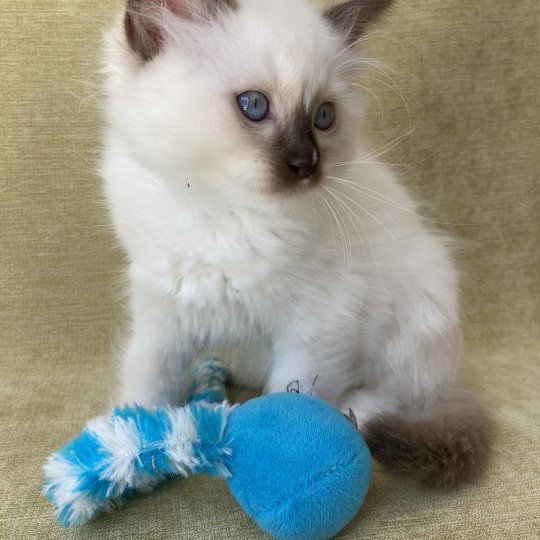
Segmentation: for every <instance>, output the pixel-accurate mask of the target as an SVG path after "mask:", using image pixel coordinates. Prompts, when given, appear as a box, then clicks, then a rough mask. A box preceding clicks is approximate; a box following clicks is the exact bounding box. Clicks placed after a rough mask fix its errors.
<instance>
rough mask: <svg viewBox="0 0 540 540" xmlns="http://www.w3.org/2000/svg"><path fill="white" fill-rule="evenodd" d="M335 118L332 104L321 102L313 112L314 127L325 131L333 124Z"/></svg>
mask: <svg viewBox="0 0 540 540" xmlns="http://www.w3.org/2000/svg"><path fill="white" fill-rule="evenodd" d="M335 118H336V112H335V110H334V106H333V105H332V104H331V103H323V104H322V105H321V106H320V107H319V108H318V109H317V112H316V113H315V127H316V128H317V129H320V130H322V131H326V130H327V129H330V128H331V127H332V126H333V125H334V120H335Z"/></svg>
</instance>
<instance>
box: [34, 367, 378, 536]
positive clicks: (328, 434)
mask: <svg viewBox="0 0 540 540" xmlns="http://www.w3.org/2000/svg"><path fill="white" fill-rule="evenodd" d="M194 375H195V383H194V391H193V392H192V399H191V401H190V402H189V403H188V405H186V406H184V407H176V408H173V407H158V408H154V409H151V410H148V409H143V408H142V407H128V406H126V407H123V408H117V409H115V410H114V411H113V412H112V414H111V415H110V416H101V417H98V418H95V419H93V420H91V421H90V422H88V424H87V425H86V427H85V429H84V430H83V431H82V432H81V434H80V435H79V436H78V437H77V438H75V439H73V440H72V441H71V442H70V443H68V444H67V445H66V446H65V447H64V448H62V449H61V450H60V451H58V452H56V453H55V454H53V455H52V456H51V457H50V458H49V460H48V461H47V463H46V465H45V466H44V468H43V469H44V475H45V482H44V485H43V492H44V494H45V495H46V496H47V497H48V498H49V499H50V500H51V502H52V503H53V504H54V505H55V507H56V509H57V516H58V519H59V521H60V522H61V523H62V524H63V525H65V526H73V525H80V524H83V523H85V522H86V521H88V520H89V519H91V518H92V517H94V516H95V515H96V514H98V513H100V512H102V511H110V510H113V509H115V508H117V507H118V506H119V505H121V504H122V503H123V502H125V501H126V500H127V499H129V498H130V497H131V496H133V495H134V494H135V493H136V492H149V491H151V490H152V489H153V488H154V487H155V486H156V485H157V484H159V483H160V482H162V481H163V480H165V479H166V478H169V477H171V476H174V475H178V476H189V475H191V474H199V473H205V474H210V475H213V476H221V477H223V478H225V479H226V480H227V483H228V485H229V488H230V489H231V492H232V493H233V495H234V496H235V497H236V499H237V501H238V502H239V503H240V505H241V506H242V507H243V508H244V509H245V511H246V512H247V513H248V515H249V516H251V517H252V518H253V519H254V520H255V521H256V522H257V524H258V525H259V526H260V527H261V528H262V529H263V530H265V531H266V532H267V533H269V534H270V535H272V536H273V537H275V538H278V539H283V540H285V539H287V540H324V539H327V538H331V537H332V536H334V535H336V534H337V533H338V532H339V531H340V530H341V529H342V528H343V527H344V526H345V525H346V524H347V523H348V522H349V521H350V520H351V519H352V518H353V517H354V516H355V515H356V513H357V512H358V510H359V508H360V506H361V505H362V502H363V501H364V497H365V495H366V492H367V489H368V486H369V481H370V478H371V456H370V453H369V450H368V448H367V445H366V444H365V442H364V440H363V439H362V437H361V436H360V434H359V432H358V430H357V429H356V428H355V427H354V426H353V425H352V424H351V423H350V421H349V420H348V419H347V418H346V417H345V416H344V415H343V414H341V413H340V412H339V411H338V410H336V409H334V408H333V407H332V406H330V405H329V404H327V403H326V402H324V401H322V400H320V399H317V398H314V397H311V396H306V395H302V394H298V393H283V394H272V395H267V396H262V397H259V398H256V399H253V400H251V401H248V402H247V403H244V404H243V405H241V406H231V405H229V404H228V403H227V401H225V380H226V378H227V370H226V368H225V367H224V366H223V365H222V364H221V362H220V361H219V360H218V359H216V358H209V359H207V360H205V361H204V362H202V363H198V364H196V365H195V368H194Z"/></svg>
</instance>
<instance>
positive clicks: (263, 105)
mask: <svg viewBox="0 0 540 540" xmlns="http://www.w3.org/2000/svg"><path fill="white" fill-rule="evenodd" d="M236 101H237V102H238V106H239V107H240V109H242V112H243V113H244V114H245V115H246V117H247V118H249V119H250V120H251V121H253V122H260V121H261V120H264V119H265V118H266V117H267V116H268V112H269V111H270V103H269V102H268V98H267V97H266V96H265V95H264V94H261V92H255V91H254V90H250V91H249V92H244V93H243V94H240V95H239V96H238V97H237V98H236Z"/></svg>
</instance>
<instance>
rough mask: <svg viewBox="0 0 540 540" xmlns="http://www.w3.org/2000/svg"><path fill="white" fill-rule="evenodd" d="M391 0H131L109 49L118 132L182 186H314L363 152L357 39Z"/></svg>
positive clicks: (237, 195) (234, 190) (218, 191)
mask: <svg viewBox="0 0 540 540" xmlns="http://www.w3.org/2000/svg"><path fill="white" fill-rule="evenodd" d="M391 1H392V0H350V1H348V2H345V3H344V4H338V5H337V6H334V7H332V8H328V9H326V10H321V9H319V8H317V7H315V6H314V5H312V4H310V3H309V2H308V1H307V0H128V6H127V11H126V13H125V16H124V18H123V22H122V24H121V25H120V24H119V25H117V27H115V29H114V30H113V32H112V33H111V35H110V36H109V39H108V47H107V53H108V59H107V66H108V69H107V70H108V73H109V78H108V84H107V89H108V95H109V108H108V111H109V119H110V122H111V125H112V129H113V133H114V134H115V136H117V137H120V138H121V139H123V142H124V143H125V146H126V147H127V148H128V149H129V151H130V152H131V153H132V155H133V156H134V157H135V158H136V159H137V160H138V161H140V163H141V164H142V165H144V166H145V167H147V168H149V169H151V170H153V171H155V172H157V173H158V174H160V175H161V176H162V177H163V178H164V179H166V181H167V182H168V183H169V184H171V185H172V186H174V187H175V188H177V189H178V190H180V191H181V190H186V189H190V190H192V192H193V193H200V194H202V195H204V196H205V197H212V196H215V198H220V199H221V200H225V201H231V200H234V201H237V202H242V201H243V200H245V201H248V200H249V201H253V200H254V199H256V197H254V194H255V193H258V194H259V193H264V194H265V195H264V197H273V198H275V197H276V194H277V195H281V196H284V195H287V194H292V193H298V194H301V193H304V192H307V191H309V189H310V188H311V187H314V186H317V185H318V184H319V183H320V182H321V181H323V180H324V175H325V174H328V172H327V171H328V167H329V166H331V164H332V163H336V162H339V161H347V160H350V159H352V154H351V153H352V146H353V141H354V137H353V134H354V132H356V131H357V129H358V126H359V111H360V104H359V101H358V97H357V93H356V92H355V90H354V84H353V81H354V69H353V68H355V67H356V65H357V64H356V61H355V56H354V52H353V46H352V45H353V44H354V42H355V41H356V40H357V39H358V38H359V37H360V36H361V34H362V33H363V32H364V30H365V28H366V26H367V25H368V24H369V23H370V22H371V21H372V20H373V19H376V18H377V17H378V16H379V15H380V14H381V13H382V12H383V11H384V9H385V8H386V7H388V5H390V4H391Z"/></svg>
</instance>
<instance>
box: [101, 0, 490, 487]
mask: <svg viewBox="0 0 540 540" xmlns="http://www.w3.org/2000/svg"><path fill="white" fill-rule="evenodd" d="M389 4H391V0H350V1H348V2H346V3H345V4H339V5H336V6H334V7H331V8H328V9H326V10H321V9H319V8H316V7H314V6H313V5H311V4H310V3H308V2H307V1H306V0H272V1H269V0H153V1H152V0H129V1H128V5H127V11H126V13H125V14H124V15H123V18H122V20H121V21H120V20H119V21H118V23H117V24H116V25H115V26H114V27H113V28H112V30H111V32H110V33H109V34H108V35H107V38H106V67H105V71H106V74H107V82H106V94H107V107H106V109H107V114H108V130H107V135H106V145H105V153H104V159H103V165H102V175H103V178H104V180H105V193H106V197H107V200H108V203H109V206H110V210H111V213H112V217H113V222H114V226H115V229H116V231H117V234H118V237H119V238H120V240H121V242H122V243H123V245H124V247H125V249H126V250H127V253H128V256H129V261H130V265H129V283H130V311H131V318H132V329H131V337H130V341H129V343H128V344H127V345H126V348H125V351H124V353H123V357H122V368H121V388H120V394H119V396H118V399H119V401H120V402H138V403H141V404H143V405H145V406H152V405H155V404H159V403H163V402H169V403H175V402H178V401H179V400H181V399H183V398H184V397H185V395H186V391H187V389H188V387H189V384H190V380H189V376H190V364H191V362H192V360H193V359H194V358H195V357H196V356H197V355H198V354H200V353H201V352H202V351H203V350H209V349H216V348H218V347H227V348H228V349H230V350H235V349H238V350H244V351H246V352H245V353H244V354H243V355H242V354H237V355H236V356H233V357H234V358H236V360H234V361H233V362H232V367H233V371H234V375H235V378H236V381H237V382H239V383H240V384H243V385H247V386H251V387H253V388H261V389H264V391H266V392H281V391H284V390H285V389H286V388H287V386H288V385H289V384H290V383H291V382H292V381H295V384H296V385H297V387H298V388H299V389H300V390H301V391H309V390H310V389H313V392H314V393H315V394H317V395H319V396H320V397H322V398H324V399H327V400H329V401H331V402H333V403H334V404H336V405H337V406H338V407H341V408H342V410H343V411H345V412H347V413H348V414H349V411H351V413H350V414H352V415H354V417H355V419H356V421H357V423H358V427H359V429H360V430H361V431H362V433H363V434H364V436H365V437H366V440H367V442H368V444H369V446H370V448H371V450H372V452H373V455H374V457H375V458H377V459H378V460H380V461H382V462H384V463H386V464H388V465H389V466H391V467H392V468H394V469H395V470H396V471H399V472H402V473H406V474H412V475H415V476H416V477H418V478H419V479H420V480H423V481H426V482H428V483H432V484H437V485H454V484H456V483H458V482H459V481H461V480H466V479H469V478H470V477H472V476H473V474H475V473H476V472H477V471H478V470H480V469H481V467H482V465H483V464H484V462H485V458H486V454H487V449H488V429H487V422H486V419H485V416H484V413H483V412H482V410H481V409H480V408H479V406H478V405H477V403H476V401H475V400H474V399H473V398H472V397H471V396H470V395H469V393H468V392H467V391H466V390H465V389H464V388H462V387H461V386H460V385H459V383H458V382H457V379H456V373H455V371H456V370H455V367H456V359H457V356H458V354H459V348H460V346H459V344H460V331H459V314H458V299H457V288H458V283H457V275H456V271H455V269H454V267H453V264H452V262H451V259H450V257H449V253H448V251H447V248H446V246H445V241H444V240H443V239H442V237H441V236H440V235H437V234H436V233H434V232H432V231H431V230H429V229H428V228H427V227H426V226H425V223H424V221H422V219H421V218H420V217H419V216H418V215H417V213H416V212H415V209H416V205H415V203H414V202H413V201H412V200H411V198H410V197H409V195H408V194H407V192H406V190H405V189H404V188H403V187H401V186H400V185H399V184H398V183H397V182H396V180H395V178H394V176H393V175H392V173H391V172H389V171H388V170H387V169H385V168H384V167H382V166H380V165H378V164H373V163H366V160H365V159H361V156H362V155H363V153H362V151H361V150H360V149H359V148H358V144H357V134H356V132H357V130H358V127H359V125H360V123H361V108H362V107H361V103H360V100H359V97H358V96H357V94H356V92H355V90H354V88H355V87H354V79H355V75H356V74H357V70H356V69H352V68H357V67H359V66H360V67H361V66H362V60H361V58H360V57H359V56H357V54H356V53H355V51H354V47H353V46H354V44H355V42H356V41H357V40H358V38H359V37H360V36H361V35H362V34H363V33H364V31H365V29H366V27H367V26H368V25H369V23H370V22H371V21H372V20H375V19H377V18H378V17H379V16H380V15H381V14H382V12H383V11H384V10H385V9H386V8H387V7H388V6H389ZM315 380H316V382H315V384H314V381H315Z"/></svg>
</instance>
